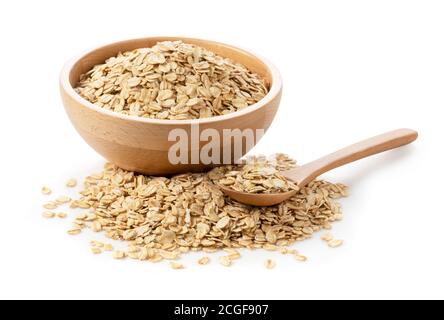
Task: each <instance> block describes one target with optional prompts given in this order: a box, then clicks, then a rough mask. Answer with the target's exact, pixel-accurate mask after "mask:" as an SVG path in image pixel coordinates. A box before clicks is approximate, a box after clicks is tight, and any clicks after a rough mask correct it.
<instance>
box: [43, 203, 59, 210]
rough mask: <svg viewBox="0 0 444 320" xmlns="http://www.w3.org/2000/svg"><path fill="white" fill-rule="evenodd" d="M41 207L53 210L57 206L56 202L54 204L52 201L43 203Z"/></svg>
mask: <svg viewBox="0 0 444 320" xmlns="http://www.w3.org/2000/svg"><path fill="white" fill-rule="evenodd" d="M43 208H45V209H48V210H54V209H56V208H57V204H55V203H54V202H48V203H45V204H44V205H43Z"/></svg>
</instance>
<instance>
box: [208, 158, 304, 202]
mask: <svg viewBox="0 0 444 320" xmlns="http://www.w3.org/2000/svg"><path fill="white" fill-rule="evenodd" d="M279 158H280V159H279ZM283 158H285V156H284V155H277V156H275V157H272V158H270V159H267V158H265V157H250V158H248V159H247V160H246V164H242V165H227V166H221V167H218V168H216V169H214V170H213V171H212V173H211V174H212V178H213V181H214V182H216V183H218V184H220V185H222V186H224V187H229V188H231V189H233V190H236V191H239V192H248V193H279V192H288V191H292V190H299V188H298V186H296V185H295V184H294V183H293V182H291V181H289V180H287V179H286V178H285V177H284V176H282V175H281V174H280V173H279V171H280V170H279V167H278V166H277V162H279V161H280V160H283ZM286 160H287V159H286ZM288 164H289V165H291V162H290V161H288Z"/></svg>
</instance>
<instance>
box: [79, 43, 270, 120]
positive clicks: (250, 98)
mask: <svg viewBox="0 0 444 320" xmlns="http://www.w3.org/2000/svg"><path fill="white" fill-rule="evenodd" d="M75 90H76V91H77V93H78V94H80V95H81V96H82V97H83V98H85V99H86V100H88V101H89V102H91V103H93V104H95V105H98V106H100V107H102V108H104V109H108V110H111V111H115V112H119V113H123V114H127V115H131V116H138V117H145V118H152V119H173V120H187V119H201V118H209V117H213V116H218V115H224V114H228V113H232V112H235V111H238V110H241V109H244V108H245V107H247V106H249V105H252V104H254V103H256V102H258V101H259V100H261V99H262V98H263V97H264V96H265V95H266V94H267V92H268V89H267V87H266V84H265V81H264V79H262V78H261V77H260V76H259V75H258V74H256V73H254V72H252V71H250V70H248V69H247V68H246V67H245V66H243V65H241V64H239V63H236V62H234V61H232V60H231V59H228V58H224V57H222V56H219V55H217V54H215V53H214V52H212V51H210V50H207V49H205V48H202V47H199V46H197V45H193V44H187V43H184V42H182V41H162V42H158V43H157V44H156V45H154V46H152V47H150V48H141V49H135V50H132V51H126V52H123V53H119V54H118V55H117V56H115V57H111V58H109V59H107V60H106V61H105V63H104V64H99V65H96V66H94V67H93V68H92V69H91V70H90V71H89V72H87V73H86V74H83V75H82V76H81V77H80V82H79V83H78V85H77V87H76V88H75Z"/></svg>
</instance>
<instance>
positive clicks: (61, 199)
mask: <svg viewBox="0 0 444 320" xmlns="http://www.w3.org/2000/svg"><path fill="white" fill-rule="evenodd" d="M55 201H56V202H57V203H58V204H64V203H68V202H70V201H71V198H70V197H67V196H60V197H58V198H57V199H56V200H55Z"/></svg>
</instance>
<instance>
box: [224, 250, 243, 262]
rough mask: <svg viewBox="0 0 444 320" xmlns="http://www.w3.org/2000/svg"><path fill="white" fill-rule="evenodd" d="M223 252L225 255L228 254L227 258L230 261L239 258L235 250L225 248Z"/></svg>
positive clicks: (238, 253)
mask: <svg viewBox="0 0 444 320" xmlns="http://www.w3.org/2000/svg"><path fill="white" fill-rule="evenodd" d="M224 251H225V252H226V253H228V256H227V257H228V258H230V260H236V259H239V258H240V257H241V254H240V252H239V251H237V250H235V249H231V248H227V249H224Z"/></svg>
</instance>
